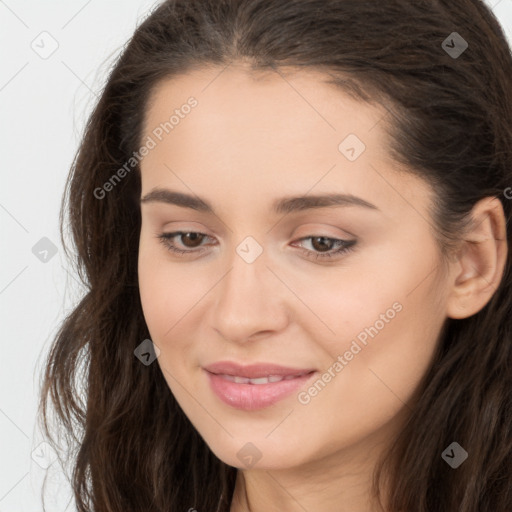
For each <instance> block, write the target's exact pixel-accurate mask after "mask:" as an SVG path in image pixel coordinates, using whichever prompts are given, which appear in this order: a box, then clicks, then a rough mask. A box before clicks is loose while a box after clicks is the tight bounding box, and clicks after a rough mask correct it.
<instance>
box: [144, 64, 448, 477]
mask: <svg viewBox="0 0 512 512" xmlns="http://www.w3.org/2000/svg"><path fill="white" fill-rule="evenodd" d="M323 79H324V77H323V76H321V75H319V74H315V73H313V72H309V71H308V72H300V73H297V74H294V75H285V74H281V75H280V74H277V73H268V74H255V73H254V72H250V71H247V70H246V68H244V67H243V66H231V67H229V68H227V69H225V70H222V68H215V69H213V68H210V69H208V70H207V69H202V70H196V71H194V72H191V73H188V74H186V75H183V76H180V77H179V78H175V79H173V80H168V81H165V82H162V83H161V84H160V85H159V87H158V88H157V90H156V91H155V95H154V97H153V100H152V101H151V103H150V105H149V106H148V112H147V116H146V123H145V131H144V134H143V139H142V140H143V142H144V143H145V144H146V147H147V149H146V150H145V151H143V153H147V154H146V156H145V157H144V158H143V160H142V162H141V174H142V194H141V195H142V198H147V200H145V201H143V202H142V203H141V214H142V228H141V233H140V250H139V283H140V294H141V300H142V306H143V311H144V316H145V319H146V322H147V325H148V328H149V331H150V334H151V338H152V341H153V343H154V344H155V345H156V346H157V347H158V349H159V350H160V353H159V357H158V359H157V364H159V365H160V368H161V370H162V372H163V375H164V377H165V379H166V381H167V383H168V385H169V388H170V390H171V392H172V393H173V395H174V396H175V397H176V400H177V401H178V402H179V404H180V406H181V407H182V409H183V411H184V412H185V414H186V415H187V416H188V418H189V419H190V421H191V422H192V423H193V425H194V426H195V428H196V429H197V430H198V432H199V433H200V434H201V436H202V437H203V438H204V439H205V441H206V443H207V444H208V445H209V446H210V448H211V449H212V451H213V452H214V453H215V454H216V455H217V456H218V457H219V458H220V459H222V460H223V461H224V462H226V463H228V464H230V465H232V466H237V467H241V468H244V467H252V466H253V465H255V467H258V468H274V469H276V468H290V467H296V466H299V465H303V464H306V463H313V462H314V461H319V460H320V459H323V458H325V457H328V456H335V455H336V453H337V452H340V451H341V450H348V449H349V448H353V447H355V446H356V445H358V446H363V445H364V446H365V449H369V448H370V447H371V446H377V445H378V444H380V443H382V442H383V441H386V440H387V439H389V438H390V436H391V435H392V433H393V432H395V431H396V429H397V426H398V424H399V423H398V418H402V413H407V410H408V407H407V402H408V400H409V399H410V398H411V395H412V393H413V391H414V390H415V388H416V386H417V385H418V383H419V381H420V379H421V378H422V376H423V375H424V374H425V372H426V370H427V368H428V366H429V363H430V361H431V358H432V356H433V352H434V348H435V345H436V341H437V338H438V335H439V332H440V329H441V328H442V325H443V323H444V320H445V318H446V301H447V297H448V295H449V289H448V288H449V287H448V284H447V280H446V277H443V275H444V274H443V272H442V267H441V260H440V254H439V251H438V247H437V244H436V241H435V239H434V237H433V235H432V221H431V220H430V215H429V213H428V207H429V205H430V203H431V200H432V195H431V192H430V188H429V187H428V186H427V185H426V184H425V183H424V182H423V181H421V180H420V179H419V178H417V177H413V176H412V175H410V174H404V173H399V172H398V166H397V164H395V163H393V162H392V161H391V160H390V158H389V156H388V151H387V150H388V147H389V141H388V139H387V138H386V134H385V132H384V126H385V122H386V121H387V120H388V118H389V114H388V113H387V112H386V111H385V110H384V109H381V108H380V107H379V108H377V107H371V106H369V105H367V104H363V103H360V102H358V101H356V100H354V99H352V98H351V97H350V96H348V95H345V94H344V93H343V92H341V91H340V90H339V89H335V88H334V87H333V86H330V85H326V84H325V83H324V82H323ZM191 97H193V99H190V98H191ZM187 101H188V102H187ZM171 116H174V117H173V118H172V119H171V121H169V120H170V118H171ZM166 122H167V124H165V123H166ZM156 191H160V193H159V194H155V192H156ZM150 194H153V198H152V199H151V197H150V196H148V195H150ZM177 194H179V196H178V195H177ZM335 194H336V195H340V197H338V198H337V199H336V198H333V197H332V198H331V199H330V200H328V199H327V197H328V196H332V195H335ZM342 196H348V197H342ZM293 198H295V199H293ZM299 198H300V199H299ZM207 205H208V206H207ZM175 232H184V233H185V234H184V235H173V236H168V237H167V239H166V238H163V239H162V238H159V237H161V235H163V234H165V233H167V234H170V233H175ZM187 233H189V234H188V235H187ZM166 244H167V245H166ZM172 247H173V248H174V249H176V250H178V251H183V252H179V253H175V252H172V250H171V248H172ZM336 251H338V252H337V253H336ZM141 341H142V340H141ZM219 362H231V363H235V364H237V365H240V366H242V367H245V366H248V365H255V364H257V365H260V364H261V365H266V364H269V365H270V364H274V365H280V366H283V367H286V368H289V369H290V368H291V370H288V371H286V370H285V371H284V373H285V374H288V375H291V377H290V378H288V379H285V380H282V381H281V382H270V381H269V382H268V383H263V382H266V381H261V380H260V381H256V382H254V383H253V382H249V383H244V381H243V379H242V380H240V379H237V380H238V381H239V382H231V381H233V378H231V379H230V378H229V377H225V376H221V375H218V376H216V377H214V376H212V374H211V373H210V372H208V371H207V370H206V369H205V368H206V367H210V365H213V364H214V363H219ZM213 370H215V371H216V372H217V373H220V374H222V373H224V374H226V375H227V374H230V375H240V374H242V373H243V371H242V370H240V369H237V368H234V369H233V368H231V369H230V368H227V369H226V368H224V369H222V368H220V369H219V368H217V369H213ZM256 370H259V372H258V371H256V373H253V374H252V375H254V376H256V377H264V376H268V375H279V372H277V371H276V370H275V369H269V368H264V367H260V368H256ZM310 371H312V372H313V373H309V374H308V375H306V376H303V377H298V375H299V374H300V373H304V372H310ZM281 377H282V374H281ZM230 380H231V381H230ZM271 380H277V378H276V379H271ZM249 443H250V444H249ZM347 453H348V451H347Z"/></svg>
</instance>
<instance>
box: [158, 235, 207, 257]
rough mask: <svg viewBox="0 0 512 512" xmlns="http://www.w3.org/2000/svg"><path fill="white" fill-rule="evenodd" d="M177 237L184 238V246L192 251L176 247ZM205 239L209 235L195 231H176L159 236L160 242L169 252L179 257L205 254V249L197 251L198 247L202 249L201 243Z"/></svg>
mask: <svg viewBox="0 0 512 512" xmlns="http://www.w3.org/2000/svg"><path fill="white" fill-rule="evenodd" d="M177 237H179V238H182V240H183V241H184V243H183V245H184V246H185V247H189V248H190V249H191V250H186V249H185V250H184V249H180V248H179V247H176V244H175V242H174V241H173V239H174V238H177ZM205 237H208V235H205V234H204V233H198V232H195V231H174V232H173V233H161V234H160V235H158V238H159V239H160V241H161V242H162V243H163V244H164V246H165V247H166V248H167V249H168V250H169V251H171V252H172V253H175V254H179V255H184V254H189V253H199V252H203V250H204V249H202V248H200V249H199V250H197V247H200V243H201V242H202V241H203V240H204V239H205ZM208 238H209V237H208Z"/></svg>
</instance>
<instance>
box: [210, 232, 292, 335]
mask: <svg viewBox="0 0 512 512" xmlns="http://www.w3.org/2000/svg"><path fill="white" fill-rule="evenodd" d="M250 243H251V242H250V241H248V242H247V244H248V246H249V251H250V250H251V249H250V245H249V244H250ZM253 254H254V253H253ZM216 288H217V290H216V295H217V296H216V299H215V301H214V305H213V320H212V321H213V328H214V330H215V331H216V332H217V333H218V334H219V335H220V336H221V337H222V338H223V339H224V340H229V341H231V342H243V341H246V340H253V339H255V338H261V337H262V336H265V335H269V334H270V333H272V332H273V331H278V330H281V329H283V328H284V327H285V326H286V324H287V315H286V308H285V304H284V297H283V295H282V294H281V293H279V286H278V281H277V280H276V279H275V277H274V276H273V274H272V272H270V271H269V269H268V268H267V266H266V264H265V263H264V261H263V259H262V258H257V259H256V260H253V262H252V263H248V262H247V261H246V260H245V259H244V258H243V256H240V257H238V256H237V258H235V260H234V261H233V265H232V267H231V269H230V271H229V272H228V273H227V274H225V276H224V278H223V279H222V282H221V283H219V285H218V286H217V287H216Z"/></svg>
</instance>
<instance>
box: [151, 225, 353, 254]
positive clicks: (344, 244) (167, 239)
mask: <svg viewBox="0 0 512 512" xmlns="http://www.w3.org/2000/svg"><path fill="white" fill-rule="evenodd" d="M192 233H193V234H198V235H203V236H208V235H206V234H205V233H199V232H197V231H174V232H172V233H161V234H159V235H157V238H158V239H159V240H160V242H162V244H163V245H164V247H165V248H166V249H167V250H168V251H170V252H172V253H174V254H176V255H179V256H185V255H187V254H193V253H196V254H198V253H201V252H203V250H202V249H191V250H183V249H178V248H177V247H176V246H175V245H174V244H173V243H172V242H171V239H172V238H174V237H176V236H180V235H186V234H192ZM311 238H324V239H325V240H329V241H333V242H335V244H337V245H339V246H340V248H339V249H336V250H333V249H331V251H332V252H327V253H314V251H311V250H309V249H304V248H303V247H299V249H300V250H301V251H302V252H303V254H304V255H305V256H306V257H307V258H310V259H316V260H319V259H329V258H332V256H339V255H342V254H346V253H348V252H350V251H351V250H353V247H354V245H355V244H356V240H341V239H339V238H332V237H327V236H322V235H311V236H306V237H303V238H300V239H299V240H298V241H299V242H301V241H303V240H309V239H311Z"/></svg>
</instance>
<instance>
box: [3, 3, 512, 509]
mask: <svg viewBox="0 0 512 512" xmlns="http://www.w3.org/2000/svg"><path fill="white" fill-rule="evenodd" d="M487 3H488V4H489V5H490V6H491V7H492V8H493V10H494V12H495V13H496V15H497V17H498V19H499V20H500V22H501V24H502V25H503V27H504V29H505V31H506V33H507V37H508V38H509V41H510V42H511V43H512V0H487ZM155 5H156V3H155V1H154V0H125V1H123V2H114V1H112V0H111V1H101V2H100V1H99V0H82V1H78V0H75V1H69V0H68V1H67V2H65V1H63V0H61V1H57V0H51V1H50V0H48V1H45V2H36V1H35V0H31V1H28V0H27V1H24V0H6V1H2V0H0V44H1V47H2V48H3V52H2V56H3V63H2V66H1V69H0V108H1V113H2V115H1V120H2V124H1V130H2V131H1V137H0V141H1V145H2V146H1V173H2V182H3V185H2V188H1V190H0V223H1V224H0V226H1V230H2V245H1V257H2V260H1V261H2V264H1V266H0V311H1V319H2V338H1V341H0V347H1V352H0V512H28V511H30V512H35V511H42V504H41V498H40V494H41V484H42V480H43V477H44V474H45V471H44V470H43V469H42V468H41V467H40V466H39V463H36V461H39V462H40V463H41V464H43V465H44V461H45V460H50V461H51V457H52V454H51V452H45V451H44V448H43V450H42V451H41V448H39V449H36V448H37V447H38V446H39V444H40V443H41V441H42V440H43V439H42V436H41V433H40V432H39V429H38V427H37V424H36V422H35V417H36V412H37V403H38V397H39V381H40V371H41V367H42V362H43V360H44V357H45V355H46V352H47V350H48V348H49V344H50V343H51V341H52V340H53V337H54V335H55V333H56V331H57V329H58V327H59V325H60V323H61V321H62V319H63V318H64V316H65V314H67V313H68V312H69V311H70V310H71V309H72V307H73V305H74V304H75V303H76V301H77V299H78V297H79V296H80V291H81V288H80V286H79V283H78V281H77V280H76V277H75V276H74V275H73V274H72V272H68V270H67V268H68V263H67V261H66V259H65V257H64V253H63V251H62V246H61V242H60V234H59V225H58V216H59V209H60V204H61V198H62V194H63V192H64V184H65V180H66V177H67V174H68V171H69V166H70V164H71V161H72V159H73V156H74V154H75V151H76V149H77V147H78V143H79V140H80V135H81V132H82V129H83V127H84V124H85V121H86V119H87V116H88V114H89V113H90V111H91V109H92V107H93V105H94V103H95V101H96V99H97V95H98V94H99V93H100V91H101V88H102V86H103V84H104V80H105V79H106V76H107V73H108V71H109V68H110V64H111V63H112V61H113V59H114V58H115V57H116V56H117V55H118V53H119V52H120V50H121V48H122V45H123V44H124V43H125V42H126V41H127V40H128V38H129V37H130V36H131V35H132V33H133V31H134V30H135V28H136V26H137V25H138V24H139V23H140V21H141V20H142V19H143V18H145V17H146V15H147V14H148V12H149V10H150V9H151V8H153V7H154V6H155ZM45 31H46V32H48V33H49V34H51V36H46V35H43V36H40V34H41V33H42V32H45ZM41 38H45V39H44V41H45V42H44V48H46V49H47V50H48V49H51V45H52V44H58V48H57V50H56V51H55V52H54V53H53V54H52V55H50V56H49V57H48V58H41V57H40V56H39V55H38V54H37V53H36V51H34V50H33V49H32V47H31V45H33V46H35V45H37V44H39V45H40V47H41V49H40V50H39V51H40V52H42V51H44V48H43V43H41V42H40V41H41ZM52 38H53V39H54V40H55V41H56V43H53V42H52ZM33 41H35V42H34V43H33ZM43 237H47V238H48V239H50V240H51V241H52V242H53V244H55V246H56V247H57V250H58V252H57V254H56V255H55V256H54V257H53V258H51V259H49V260H48V261H47V262H46V263H44V262H42V261H40V260H39V259H38V258H36V256H35V255H34V254H33V253H32V247H33V246H34V245H35V244H36V243H37V242H38V241H39V240H40V239H41V238H43ZM33 452H34V453H33ZM51 469H52V470H53V471H50V473H49V476H48V478H49V479H50V480H51V482H53V483H49V484H48V486H47V488H48V491H47V501H46V505H47V510H49V511H50V512H58V511H64V510H73V506H72V503H69V497H70V495H69V489H68V486H67V484H66V483H65V480H64V478H63V476H62V475H61V474H60V473H59V469H58V462H54V463H53V465H52V466H51ZM68 504H69V506H68Z"/></svg>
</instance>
